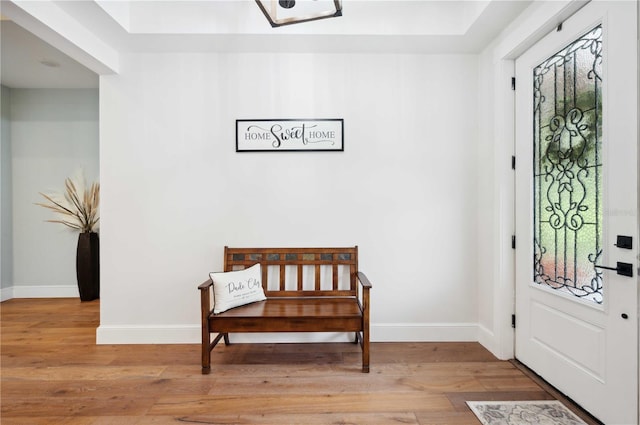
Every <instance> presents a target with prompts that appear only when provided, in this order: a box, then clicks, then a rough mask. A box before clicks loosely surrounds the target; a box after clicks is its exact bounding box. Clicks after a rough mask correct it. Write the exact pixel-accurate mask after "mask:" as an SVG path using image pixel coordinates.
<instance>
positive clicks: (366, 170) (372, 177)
mask: <svg viewBox="0 0 640 425" xmlns="http://www.w3.org/2000/svg"><path fill="white" fill-rule="evenodd" d="M121 63H122V72H121V73H120V74H119V75H114V76H103V77H101V80H100V93H101V94H100V123H101V124H100V126H101V129H100V137H101V146H100V160H101V165H100V169H101V185H102V210H101V213H102V225H101V229H102V233H101V265H102V267H101V278H102V281H101V291H102V292H101V326H100V328H99V329H98V341H99V342H102V343H112V342H113V343H119V342H137V343H144V342H197V341H198V339H199V332H200V331H199V294H198V291H197V289H196V286H197V285H198V284H199V283H201V282H202V281H204V280H205V279H206V278H207V277H208V273H209V272H210V271H213V270H220V269H221V267H222V248H223V246H224V245H230V246H332V245H333V246H340V245H354V244H357V245H359V247H360V268H361V269H362V270H363V271H364V272H365V273H367V275H368V276H369V278H370V280H371V281H372V283H373V285H374V288H373V291H372V338H373V339H374V340H378V341H379V340H412V339H413V340H447V339H451V340H476V339H477V328H476V322H477V295H476V258H477V252H476V250H477V247H478V244H477V231H476V218H475V217H476V205H477V198H478V195H477V193H476V189H477V183H476V176H477V173H476V171H477V170H476V167H477V160H476V154H477V141H478V137H477V130H478V123H477V110H476V107H477V93H478V79H477V72H478V68H477V58H476V57H475V56H461V55H451V56H428V55H331V54H323V55H312V54H137V55H129V56H123V57H122V62H121ZM238 118H248V119H257V118H344V126H345V152H344V153H335V152H333V153H326V152H323V153H281V152H280V153H236V152H235V119H238Z"/></svg>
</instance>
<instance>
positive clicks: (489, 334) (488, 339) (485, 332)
mask: <svg viewBox="0 0 640 425" xmlns="http://www.w3.org/2000/svg"><path fill="white" fill-rule="evenodd" d="M478 342H479V343H480V344H481V345H482V346H483V347H484V348H486V349H487V350H489V351H491V354H493V355H494V356H496V357H497V353H498V350H497V345H498V344H497V342H496V336H495V334H494V333H493V331H491V330H489V329H487V328H485V327H484V326H482V325H478Z"/></svg>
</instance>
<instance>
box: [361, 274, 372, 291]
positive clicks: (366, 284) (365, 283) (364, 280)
mask: <svg viewBox="0 0 640 425" xmlns="http://www.w3.org/2000/svg"><path fill="white" fill-rule="evenodd" d="M358 280H359V281H360V284H361V285H362V287H363V288H367V289H371V288H372V286H371V282H369V279H367V276H366V275H365V274H364V273H362V272H358Z"/></svg>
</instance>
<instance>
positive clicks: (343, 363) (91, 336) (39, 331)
mask: <svg viewBox="0 0 640 425" xmlns="http://www.w3.org/2000/svg"><path fill="white" fill-rule="evenodd" d="M99 308H100V304H99V301H93V302H88V303H81V302H80V301H79V300H76V299H47V300H43V299H37V300H36V299H14V300H9V301H6V302H4V303H2V304H0V310H1V318H2V327H1V330H2V339H1V342H2V345H1V350H2V363H1V368H0V372H1V385H2V386H1V400H0V401H1V404H2V408H1V412H2V416H1V421H0V422H1V423H2V425H10V424H29V425H39V424H114V425H115V424H118V425H120V424H176V423H180V424H185V423H186V424H274V425H284V424H305V425H314V424H366V425H377V424H384V425H388V424H395V423H400V424H421V425H427V424H429V425H438V424H442V425H459V424H478V423H479V422H478V421H477V420H476V418H475V416H474V415H473V414H472V413H471V411H470V410H469V409H468V408H467V406H466V404H465V401H467V400H535V399H553V398H555V397H558V396H557V394H556V395H554V394H553V391H549V390H548V389H545V388H543V387H544V384H541V385H542V386H541V385H539V384H537V383H536V381H534V380H533V379H531V378H530V377H528V376H527V375H526V374H525V373H524V372H523V371H521V370H520V369H519V368H518V367H516V365H514V364H512V363H510V362H504V361H498V360H497V359H496V358H495V357H493V356H492V355H491V354H490V353H489V352H488V351H486V350H485V349H484V348H483V347H482V346H480V345H479V344H477V343H374V344H372V346H371V373H370V374H363V373H361V372H360V367H361V364H360V360H361V357H360V350H359V347H358V346H356V345H353V344H349V343H345V344H339V343H333V344H260V345H253V344H238V345H232V346H229V347H225V346H224V345H219V346H217V347H216V348H215V350H214V352H213V355H212V374H211V375H201V374H200V363H199V362H200V351H199V350H200V347H199V345H197V344H192V345H100V346H97V345H95V332H96V327H97V326H98V324H99ZM569 407H570V408H572V410H574V411H576V412H577V413H578V414H579V415H581V416H582V417H583V419H585V420H586V421H587V423H589V424H593V423H595V422H593V421H591V420H590V419H589V418H588V417H587V416H585V415H584V413H582V412H580V411H579V410H576V409H575V407H573V406H571V405H569Z"/></svg>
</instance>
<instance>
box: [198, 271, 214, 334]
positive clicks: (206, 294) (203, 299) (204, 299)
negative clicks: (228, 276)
mask: <svg viewBox="0 0 640 425" xmlns="http://www.w3.org/2000/svg"><path fill="white" fill-rule="evenodd" d="M211 288H213V281H212V280H211V279H209V280H207V281H206V282H204V283H201V284H200V285H199V286H198V289H199V290H200V311H201V313H202V323H203V324H204V322H205V321H207V322H208V320H209V315H210V314H211V313H212V311H213V309H212V308H211Z"/></svg>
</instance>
